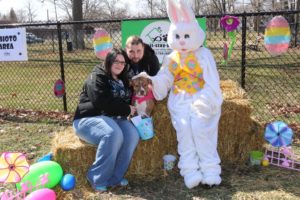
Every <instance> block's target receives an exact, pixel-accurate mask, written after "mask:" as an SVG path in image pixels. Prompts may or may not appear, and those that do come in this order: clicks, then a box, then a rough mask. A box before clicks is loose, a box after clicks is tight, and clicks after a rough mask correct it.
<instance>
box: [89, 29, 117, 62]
mask: <svg viewBox="0 0 300 200" xmlns="http://www.w3.org/2000/svg"><path fill="white" fill-rule="evenodd" d="M93 45H94V51H95V54H96V56H97V57H98V58H100V59H101V60H104V59H105V57H106V55H107V53H108V52H110V51H111V50H112V48H113V45H112V43H111V38H110V36H109V34H108V33H107V32H106V31H105V30H104V29H98V30H97V31H96V32H95V34H94V37H93Z"/></svg>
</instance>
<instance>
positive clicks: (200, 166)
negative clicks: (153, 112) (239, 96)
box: [150, 0, 223, 188]
mask: <svg viewBox="0 0 300 200" xmlns="http://www.w3.org/2000/svg"><path fill="white" fill-rule="evenodd" d="M167 3H168V4H167V8H168V15H169V18H170V20H171V26H170V30H169V33H168V43H169V45H170V46H171V48H172V49H173V50H174V51H173V52H172V53H171V54H170V55H168V56H167V57H166V58H165V60H164V62H163V65H162V68H161V70H160V71H159V73H158V74H157V75H156V76H154V77H150V79H151V80H152V83H153V93H154V97H155V98H156V99H157V100H162V99H163V98H165V97H166V96H167V95H168V92H169V91H170V90H171V91H170V94H169V99H168V109H169V111H170V114H171V119H172V124H173V126H174V128H175V130H176V134H177V140H178V153H179V155H180V159H179V163H178V167H179V168H180V174H181V175H182V176H183V177H184V182H185V185H186V186H187V187H188V188H193V187H195V186H197V185H199V183H202V184H208V185H219V184H220V183H221V177H220V174H221V167H220V158H219V155H218V152H217V137H218V122H219V118H220V115H221V104H222V101H223V99H222V93H221V89H220V85H219V75H218V72H217V69H216V63H215V61H214V58H213V56H212V54H211V52H210V51H209V50H208V49H207V48H205V47H200V46H201V45H202V44H203V41H204V39H205V34H204V32H203V31H202V30H201V28H200V27H199V25H198V23H197V22H196V19H195V16H194V14H193V11H192V10H191V8H189V7H188V6H187V5H186V4H185V2H184V0H179V1H176V0H168V2H167ZM187 35H188V36H187ZM190 53H192V54H193V55H194V56H195V57H196V59H197V60H198V63H199V65H200V66H201V68H202V70H203V79H204V82H205V83H204V86H203V88H202V89H200V90H199V91H197V92H195V93H193V94H190V93H187V92H184V91H183V92H178V93H176V94H175V93H174V76H173V74H172V73H171V72H170V70H169V66H170V65H169V63H170V61H171V59H172V58H173V57H174V55H180V58H181V59H180V64H181V65H182V63H184V58H185V57H186V56H187V55H189V54H190Z"/></svg>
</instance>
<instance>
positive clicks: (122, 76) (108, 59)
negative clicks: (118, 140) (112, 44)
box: [104, 48, 129, 86]
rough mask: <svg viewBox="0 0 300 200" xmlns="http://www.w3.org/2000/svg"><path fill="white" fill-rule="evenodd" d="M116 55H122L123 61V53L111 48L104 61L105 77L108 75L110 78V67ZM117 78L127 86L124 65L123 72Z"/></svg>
mask: <svg viewBox="0 0 300 200" xmlns="http://www.w3.org/2000/svg"><path fill="white" fill-rule="evenodd" d="M117 55H122V56H123V57H124V59H125V52H124V51H123V50H122V49H116V48H113V49H112V50H111V51H110V52H109V53H108V54H107V56H106V58H105V61H104V67H105V71H106V73H107V75H109V76H110V77H112V75H111V67H112V65H113V63H114V62H115V60H116V58H117ZM118 78H119V79H121V80H122V81H123V83H124V84H125V85H126V86H129V80H128V75H127V69H126V65H125V67H124V69H123V71H122V72H121V74H119V75H118Z"/></svg>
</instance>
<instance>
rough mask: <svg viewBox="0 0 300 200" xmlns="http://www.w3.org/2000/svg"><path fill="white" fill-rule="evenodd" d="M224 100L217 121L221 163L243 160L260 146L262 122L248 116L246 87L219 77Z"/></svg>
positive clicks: (259, 148) (236, 162) (261, 142)
mask: <svg viewBox="0 0 300 200" xmlns="http://www.w3.org/2000/svg"><path fill="white" fill-rule="evenodd" d="M221 89H222V92H223V98H224V102H223V105H222V114H221V118H220V121H219V135H218V152H219V154H220V157H221V161H222V164H223V165H227V164H244V163H245V162H246V161H247V160H248V158H249V152H250V151H252V150H261V149H262V146H263V142H264V141H263V135H262V133H263V126H262V125H260V124H259V123H258V122H256V121H254V120H253V119H252V118H251V107H250V103H249V100H248V99H247V96H246V93H245V91H244V90H243V89H242V88H240V87H239V85H238V84H237V83H236V82H233V81H231V80H226V81H221Z"/></svg>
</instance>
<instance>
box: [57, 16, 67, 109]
mask: <svg viewBox="0 0 300 200" xmlns="http://www.w3.org/2000/svg"><path fill="white" fill-rule="evenodd" d="M57 36H58V48H59V61H60V76H61V80H62V81H63V82H64V84H65V94H64V96H63V104H64V111H65V112H67V111H68V109H67V97H66V93H67V92H66V82H65V69H64V55H63V48H62V37H61V23H60V22H59V21H58V22H57Z"/></svg>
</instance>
